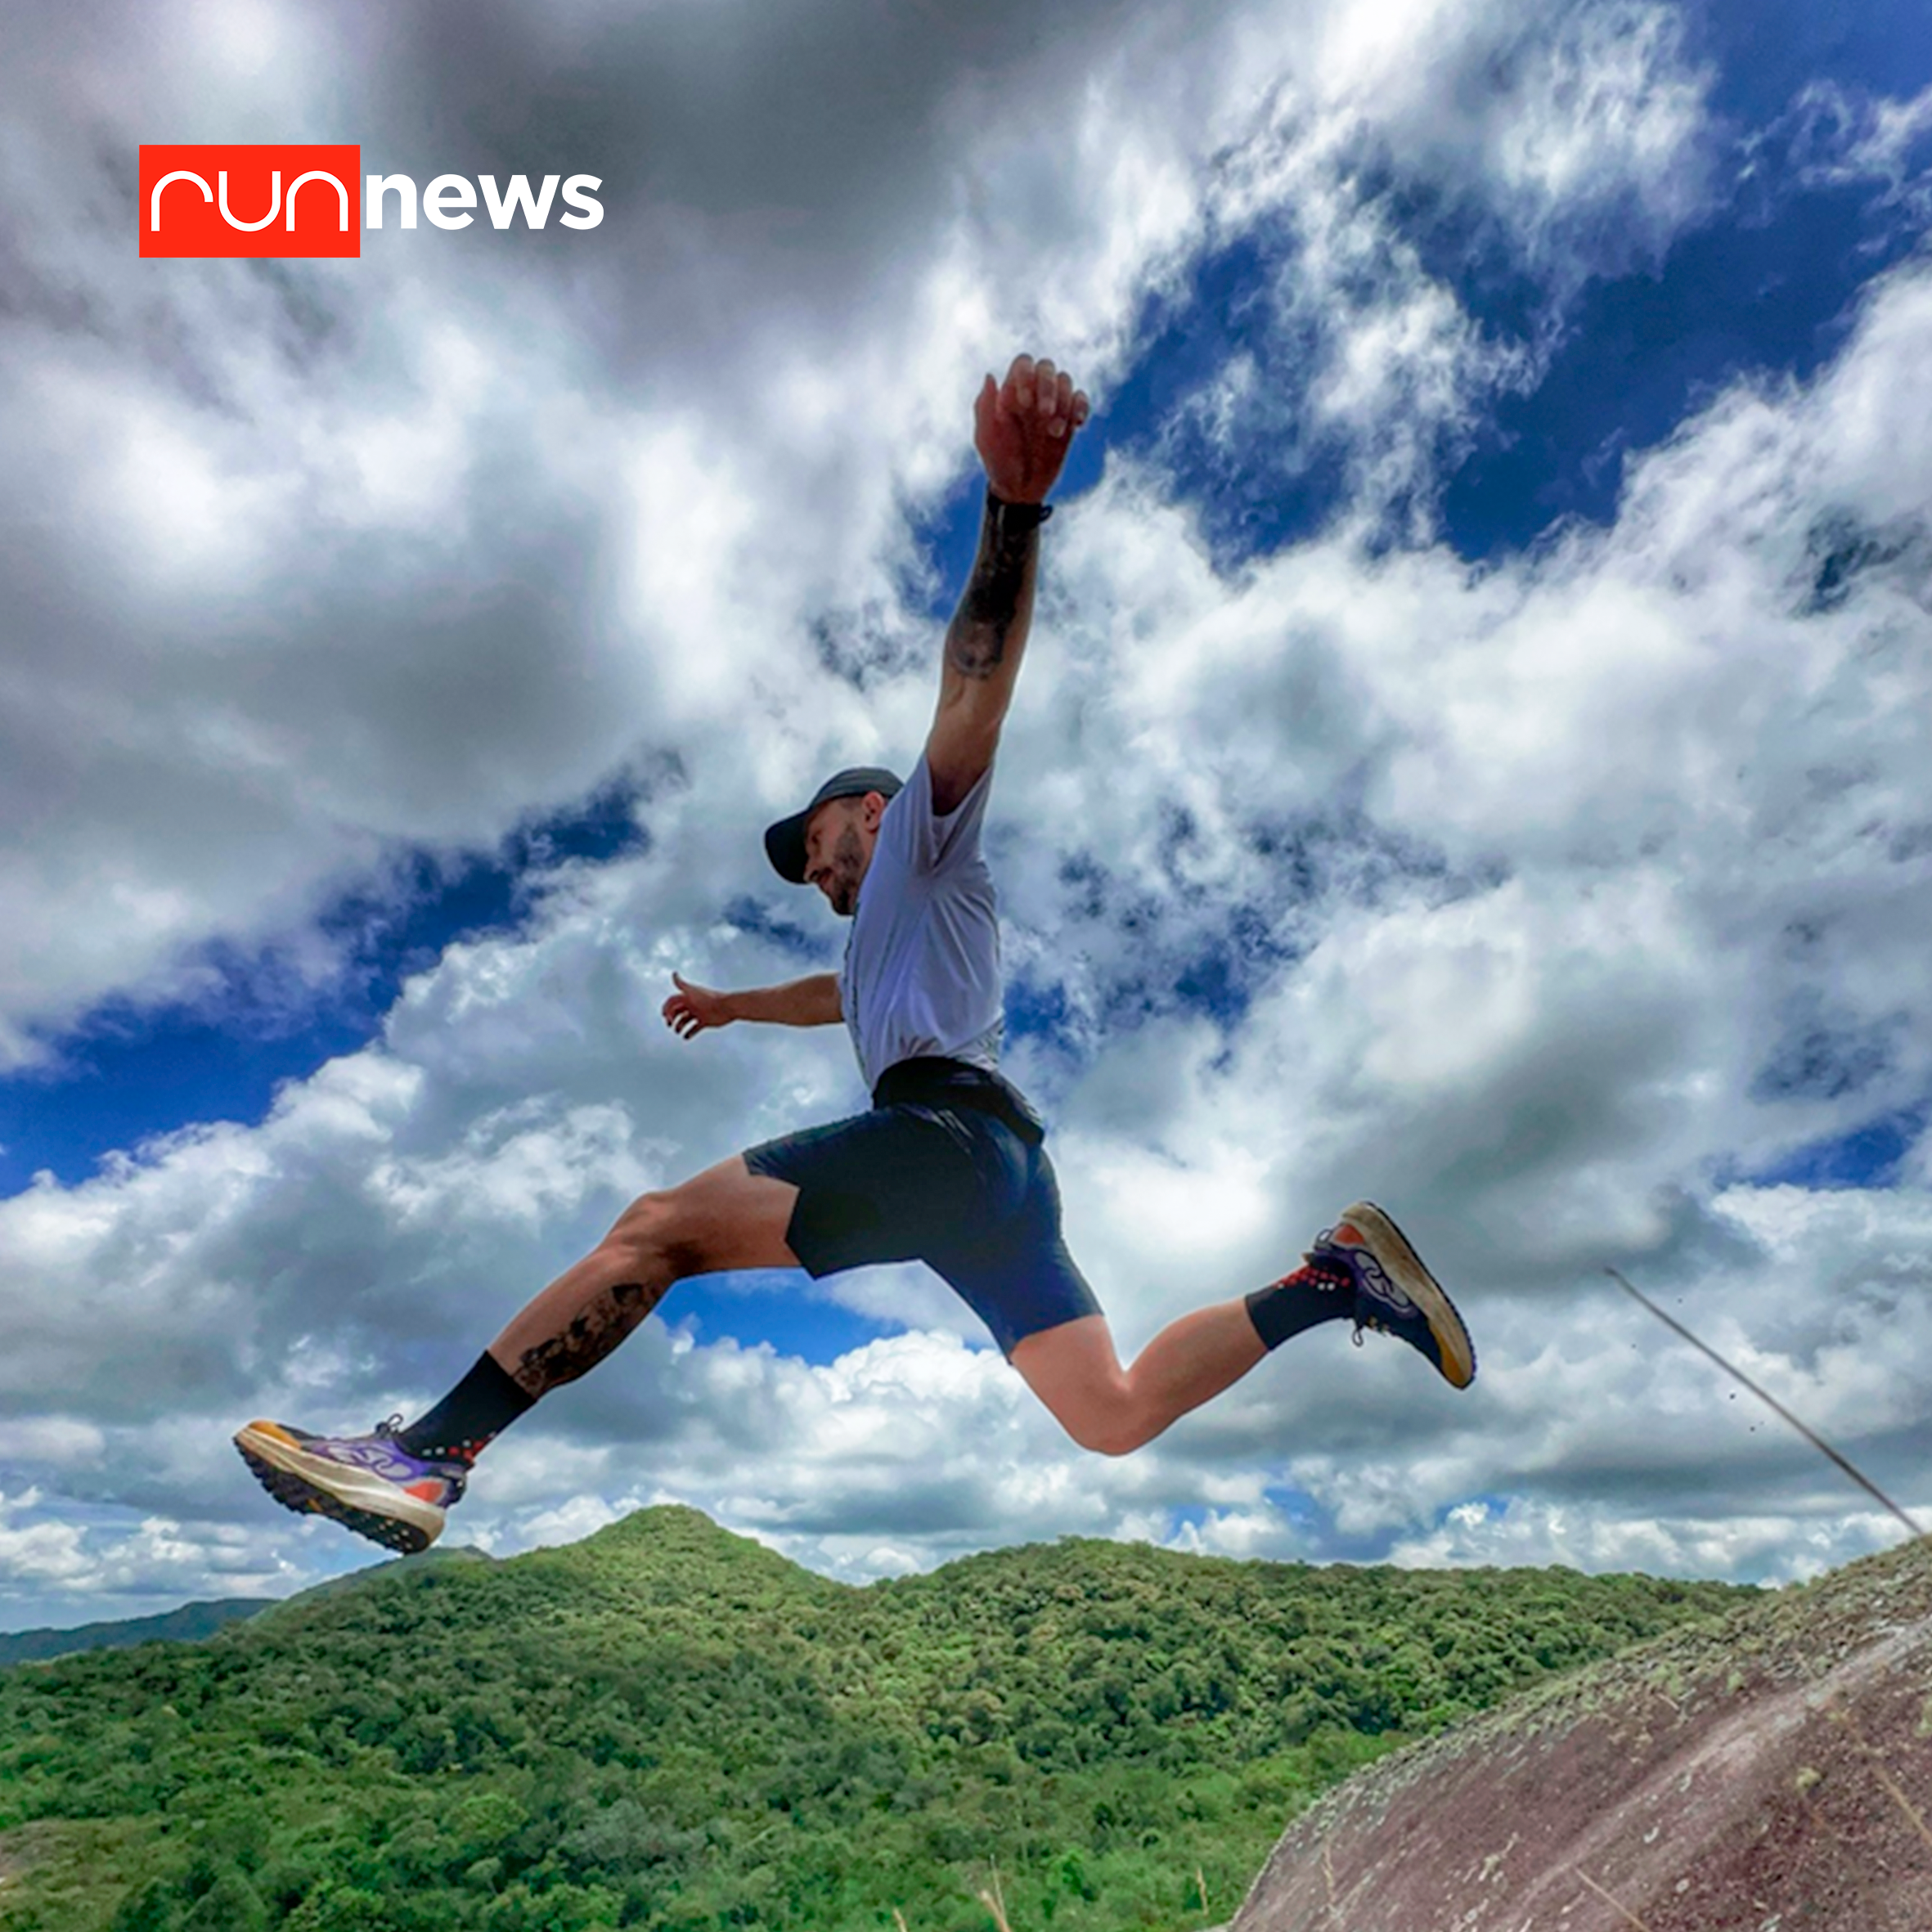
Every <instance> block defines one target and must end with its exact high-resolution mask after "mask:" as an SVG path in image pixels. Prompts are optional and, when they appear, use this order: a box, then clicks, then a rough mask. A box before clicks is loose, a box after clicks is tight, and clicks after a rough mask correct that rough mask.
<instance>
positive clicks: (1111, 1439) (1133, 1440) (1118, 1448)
mask: <svg viewBox="0 0 1932 1932" xmlns="http://www.w3.org/2000/svg"><path fill="white" fill-rule="evenodd" d="M1062 1427H1063V1428H1065V1430H1066V1431H1067V1434H1068V1435H1069V1436H1072V1438H1073V1440H1074V1441H1075V1442H1076V1444H1077V1445H1079V1446H1080V1447H1081V1449H1090V1450H1092V1451H1093V1453H1094V1454H1095V1455H1098V1456H1130V1455H1132V1454H1133V1453H1134V1450H1135V1449H1139V1448H1140V1447H1141V1446H1142V1445H1143V1444H1144V1443H1145V1442H1146V1441H1147V1440H1148V1436H1149V1434H1150V1431H1148V1429H1147V1428H1145V1427H1143V1425H1142V1423H1141V1421H1140V1418H1139V1417H1138V1416H1133V1415H1121V1416H1113V1415H1110V1416H1103V1417H1099V1418H1086V1419H1085V1420H1084V1421H1083V1422H1081V1425H1080V1426H1079V1427H1076V1426H1075V1425H1074V1424H1073V1423H1072V1422H1064V1421H1063V1423H1062Z"/></svg>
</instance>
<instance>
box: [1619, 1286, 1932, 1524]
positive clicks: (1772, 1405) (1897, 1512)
mask: <svg viewBox="0 0 1932 1932" xmlns="http://www.w3.org/2000/svg"><path fill="white" fill-rule="evenodd" d="M1603 1272H1604V1273H1605V1274H1607V1275H1608V1276H1609V1277H1610V1278H1611V1280H1612V1281H1614V1282H1615V1283H1616V1284H1617V1286H1618V1287H1620V1288H1621V1289H1622V1290H1623V1291H1624V1293H1625V1294H1626V1295H1628V1296H1630V1298H1631V1299H1632V1300H1633V1301H1636V1302H1638V1303H1639V1304H1640V1305H1642V1306H1643V1307H1645V1308H1647V1309H1648V1310H1650V1311H1651V1314H1654V1315H1655V1316H1656V1318H1657V1319H1658V1320H1659V1321H1660V1322H1661V1323H1663V1324H1664V1325H1665V1328H1670V1329H1673V1330H1674V1331H1675V1332H1677V1333H1678V1334H1679V1335H1681V1336H1683V1338H1684V1340H1685V1341H1687V1342H1689V1343H1690V1345H1691V1346H1692V1348H1694V1349H1696V1351H1697V1352H1698V1354H1699V1355H1705V1356H1708V1357H1709V1358H1710V1360H1712V1361H1714V1362H1715V1363H1716V1364H1717V1365H1718V1367H1719V1368H1721V1369H1723V1372H1724V1373H1725V1374H1727V1375H1728V1376H1729V1377H1731V1379H1732V1381H1733V1382H1742V1383H1743V1384H1744V1386H1746V1388H1747V1389H1749V1390H1750V1392H1751V1393H1752V1394H1753V1395H1755V1396H1756V1397H1757V1398H1758V1400H1759V1401H1760V1402H1762V1403H1763V1404H1764V1406H1765V1407H1766V1408H1767V1409H1770V1410H1771V1411H1772V1413H1774V1414H1776V1415H1778V1416H1781V1417H1782V1418H1784V1420H1785V1421H1786V1422H1789V1423H1790V1425H1791V1427H1793V1428H1794V1429H1795V1430H1796V1431H1798V1433H1799V1435H1800V1436H1803V1437H1804V1440H1806V1441H1807V1442H1808V1443H1809V1444H1810V1445H1811V1446H1812V1447H1813V1449H1817V1451H1818V1452H1819V1453H1820V1454H1822V1455H1826V1456H1829V1457H1830V1458H1831V1460H1832V1461H1833V1462H1835V1463H1836V1464H1837V1465H1838V1467H1840V1469H1842V1470H1843V1471H1844V1472H1845V1474H1846V1475H1847V1476H1849V1477H1850V1478H1851V1479H1852V1480H1853V1482H1855V1483H1856V1484H1857V1485H1858V1487H1859V1488H1860V1489H1864V1490H1865V1491H1867V1493H1868V1494H1871V1495H1873V1496H1876V1498H1878V1500H1879V1501H1880V1503H1883V1504H1884V1505H1885V1507H1886V1508H1887V1509H1889V1511H1890V1512H1892V1514H1893V1515H1894V1516H1896V1517H1898V1521H1900V1522H1902V1523H1903V1524H1904V1525H1905V1526H1906V1528H1907V1530H1910V1531H1911V1532H1912V1534H1913V1535H1914V1536H1922V1535H1923V1534H1925V1532H1924V1531H1923V1530H1921V1529H1920V1528H1919V1526H1918V1525H1917V1524H1916V1523H1915V1522H1914V1521H1912V1518H1911V1517H1910V1516H1907V1514H1906V1513H1905V1512H1904V1511H1903V1510H1902V1509H1901V1508H1900V1507H1898V1504H1897V1503H1894V1501H1893V1500H1892V1498H1890V1497H1889V1496H1888V1495H1887V1494H1885V1491H1884V1490H1883V1489H1880V1487H1879V1486H1878V1485H1877V1484H1876V1483H1875V1482H1874V1481H1872V1480H1871V1477H1870V1476H1867V1475H1866V1474H1865V1472H1864V1471H1862V1469H1860V1468H1858V1467H1857V1466H1856V1465H1855V1464H1853V1462H1849V1460H1848V1459H1847V1458H1844V1456H1841V1455H1840V1454H1839V1453H1838V1451H1837V1450H1836V1449H1833V1448H1832V1446H1831V1444H1830V1443H1828V1442H1827V1441H1826V1440H1825V1439H1824V1437H1823V1436H1820V1435H1819V1434H1818V1433H1817V1431H1816V1430H1815V1429H1808V1428H1807V1427H1805V1425H1804V1423H1803V1422H1799V1419H1798V1418H1797V1417H1795V1415H1793V1414H1792V1413H1791V1412H1790V1409H1786V1407H1785V1405H1784V1404H1783V1403H1781V1402H1780V1401H1779V1400H1778V1399H1777V1396H1775V1395H1772V1394H1771V1392H1770V1391H1768V1390H1766V1389H1761V1388H1759V1386H1758V1385H1757V1384H1756V1383H1755V1382H1753V1381H1752V1380H1751V1378H1750V1377H1749V1376H1748V1375H1746V1373H1744V1371H1743V1370H1742V1369H1741V1368H1732V1365H1731V1364H1729V1363H1728V1362H1727V1361H1726V1360H1725V1359H1724V1358H1723V1356H1722V1355H1719V1353H1718V1351H1717V1350H1715V1349H1714V1348H1712V1347H1711V1346H1710V1344H1709V1343H1707V1342H1702V1341H1699V1340H1698V1339H1697V1337H1696V1336H1695V1335H1693V1334H1692V1332H1691V1331H1690V1330H1689V1329H1688V1328H1686V1327H1685V1326H1684V1325H1683V1323H1682V1322H1680V1321H1678V1319H1677V1318H1676V1317H1675V1316H1674V1315H1668V1314H1665V1312H1664V1310H1662V1309H1660V1307H1658V1305H1656V1302H1654V1301H1651V1298H1650V1296H1647V1295H1645V1294H1641V1293H1639V1292H1638V1290H1637V1289H1635V1288H1633V1287H1631V1286H1630V1284H1629V1282H1627V1281H1625V1280H1624V1278H1623V1276H1622V1275H1621V1274H1619V1273H1618V1272H1617V1270H1616V1269H1614V1268H1606V1269H1604V1270H1603Z"/></svg>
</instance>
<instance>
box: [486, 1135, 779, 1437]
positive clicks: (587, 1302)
mask: <svg viewBox="0 0 1932 1932" xmlns="http://www.w3.org/2000/svg"><path fill="white" fill-rule="evenodd" d="M797 1199H798V1189H797V1188H795V1187H793V1186H792V1184H790V1183H789V1181H782V1180H775V1179H772V1178H771V1176H770V1175H762V1174H753V1172H752V1171H751V1170H750V1169H748V1167H747V1166H745V1164H744V1158H743V1157H742V1156H740V1155H737V1154H734V1155H733V1156H732V1157H731V1158H730V1160H728V1161H721V1162H720V1163H719V1164H718V1165H717V1166H715V1167H708V1168H707V1169H706V1170H704V1172H703V1173H702V1174H700V1175H697V1176H696V1177H695V1178H694V1179H690V1180H688V1181H686V1182H685V1183H684V1184H683V1185H682V1186H681V1187H678V1188H672V1189H671V1190H670V1191H669V1192H668V1193H659V1194H645V1195H643V1196H641V1197H640V1198H639V1199H637V1200H636V1201H634V1202H631V1205H630V1206H628V1207H627V1208H626V1209H625V1211H623V1213H622V1215H619V1216H618V1220H617V1224H616V1225H615V1226H614V1227H613V1228H612V1229H611V1231H610V1232H609V1233H608V1234H607V1235H605V1236H604V1239H603V1240H602V1241H601V1242H599V1243H598V1245H597V1246H596V1247H594V1248H593V1249H591V1251H590V1253H589V1254H587V1255H586V1256H584V1258H583V1259H582V1260H581V1261H579V1262H578V1263H577V1265H576V1266H575V1267H574V1268H571V1269H566V1270H565V1272H564V1274H560V1275H559V1276H558V1277H557V1278H556V1279H555V1281H554V1282H552V1283H550V1286H549V1287H547V1288H546V1289H545V1290H544V1291H543V1292H542V1293H541V1294H540V1295H538V1296H536V1297H535V1299H534V1300H532V1301H530V1302H528V1304H527V1305H525V1306H524V1307H523V1310H521V1311H520V1312H519V1314H516V1315H515V1316H514V1317H513V1318H512V1319H511V1320H510V1324H509V1326H508V1327H506V1328H505V1329H504V1331H503V1332H502V1333H501V1335H499V1336H498V1337H496V1340H495V1341H492V1343H491V1344H490V1347H489V1354H490V1357H491V1359H492V1360H493V1361H495V1362H496V1364H497V1366H498V1367H499V1368H501V1369H502V1370H503V1371H504V1372H505V1374H507V1375H508V1376H509V1377H510V1379H511V1380H512V1381H513V1382H515V1384H516V1385H517V1386H518V1387H519V1389H520V1390H522V1391H523V1394H524V1395H527V1396H528V1397H529V1398H530V1400H532V1401H536V1400H539V1399H540V1398H541V1397H542V1396H545V1395H548V1394H549V1393H550V1391H551V1390H552V1389H555V1388H560V1387H562V1386H563V1385H564V1383H565V1382H574V1381H576V1379H577V1377H579V1376H580V1375H583V1374H585V1373H587V1372H588V1371H589V1370H591V1369H592V1368H595V1367H596V1365H597V1364H599V1363H600V1362H601V1361H602V1360H603V1359H604V1357H605V1356H606V1355H609V1353H610V1352H611V1350H613V1349H614V1348H616V1347H617V1346H618V1344H619V1343H620V1342H622V1341H624V1340H625V1338H626V1337H627V1336H629V1335H630V1333H631V1331H632V1330H633V1329H635V1328H636V1327H637V1325H638V1323H640V1322H641V1321H642V1320H643V1319H644V1318H645V1316H646V1315H648V1314H649V1313H650V1312H651V1310H653V1309H654V1308H655V1307H656V1306H657V1305H658V1303H659V1302H660V1301H663V1298H664V1296H665V1294H666V1292H667V1291H668V1290H669V1289H670V1287H672V1283H675V1282H679V1281H682V1280H684V1279H685V1278H686V1277H687V1276H690V1275H694V1274H717V1273H718V1272H719V1271H721V1270H722V1269H732V1268H796V1267H797V1266H798V1256H795V1255H794V1254H793V1252H792V1251H791V1249H790V1248H789V1247H787V1246H786V1244H785V1229H786V1227H787V1226H788V1224H789V1222H790V1220H791V1217H792V1203H793V1202H794V1201H795V1200H797Z"/></svg>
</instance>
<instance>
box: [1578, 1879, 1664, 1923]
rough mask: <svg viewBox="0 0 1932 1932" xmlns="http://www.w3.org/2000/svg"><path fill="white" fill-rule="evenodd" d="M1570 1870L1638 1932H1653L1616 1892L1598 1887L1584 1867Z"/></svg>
mask: <svg viewBox="0 0 1932 1932" xmlns="http://www.w3.org/2000/svg"><path fill="white" fill-rule="evenodd" d="M1570 1871H1573V1872H1575V1875H1576V1876H1578V1877H1579V1878H1580V1879H1581V1880H1583V1881H1584V1884H1585V1885H1588V1887H1589V1888H1590V1889H1591V1890H1592V1891H1593V1892H1594V1893H1595V1894H1597V1897H1598V1898H1601V1899H1602V1901H1603V1902H1604V1903H1605V1904H1606V1905H1607V1906H1609V1907H1611V1909H1612V1910H1613V1911H1615V1912H1620V1913H1621V1914H1622V1915H1623V1916H1624V1917H1625V1918H1627V1919H1628V1920H1629V1921H1630V1923H1631V1924H1632V1925H1634V1926H1635V1927H1636V1928H1637V1932H1651V1929H1650V1927H1649V1926H1648V1925H1645V1924H1644V1922H1643V1921H1642V1919H1640V1918H1639V1917H1638V1916H1637V1914H1636V1913H1635V1912H1633V1911H1631V1909H1630V1908H1629V1906H1627V1905H1626V1904H1624V1902H1623V1900H1622V1899H1621V1898H1618V1897H1617V1896H1616V1894H1615V1893H1614V1892H1606V1891H1605V1890H1604V1889H1603V1888H1602V1885H1598V1884H1597V1881H1596V1880H1595V1879H1593V1878H1592V1877H1591V1876H1590V1875H1589V1873H1588V1872H1587V1871H1584V1868H1583V1867H1582V1866H1580V1865H1572V1866H1571V1867H1570Z"/></svg>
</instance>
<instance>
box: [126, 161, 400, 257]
mask: <svg viewBox="0 0 1932 1932" xmlns="http://www.w3.org/2000/svg"><path fill="white" fill-rule="evenodd" d="M141 252H142V254H144V255H200V256H206V255H303V256H317V255H360V254H362V148H361V147H360V146H332V147H280V146H269V145H267V144H260V143H258V144H253V145H246V146H243V145H231V146H223V147H218V146H205V145H204V146H149V145H148V144H147V143H146V142H142V148H141Z"/></svg>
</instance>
